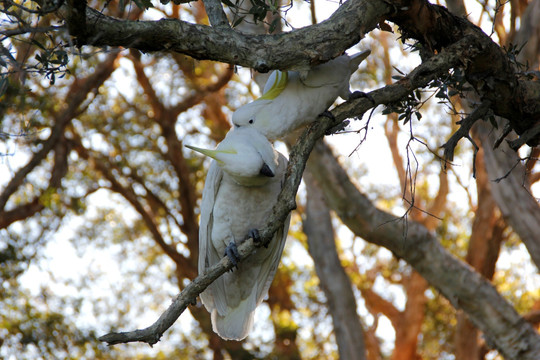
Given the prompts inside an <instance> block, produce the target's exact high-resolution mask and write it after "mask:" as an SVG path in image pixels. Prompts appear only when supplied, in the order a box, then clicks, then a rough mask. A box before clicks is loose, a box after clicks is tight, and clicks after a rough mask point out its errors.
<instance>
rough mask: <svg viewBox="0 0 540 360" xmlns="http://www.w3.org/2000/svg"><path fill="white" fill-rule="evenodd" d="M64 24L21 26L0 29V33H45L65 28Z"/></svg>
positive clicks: (9, 34)
mask: <svg viewBox="0 0 540 360" xmlns="http://www.w3.org/2000/svg"><path fill="white" fill-rule="evenodd" d="M65 28H66V26H65V25H59V26H42V27H21V28H16V29H7V30H2V31H0V35H4V36H15V35H21V34H26V33H46V32H49V31H53V30H62V29H65Z"/></svg>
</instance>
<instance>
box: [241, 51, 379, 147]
mask: <svg viewBox="0 0 540 360" xmlns="http://www.w3.org/2000/svg"><path fill="white" fill-rule="evenodd" d="M370 53H371V51H369V50H365V51H363V52H360V53H357V54H355V55H352V56H349V55H347V54H344V55H342V56H339V57H337V58H335V59H333V60H330V61H328V62H326V63H324V64H321V65H317V66H315V67H313V68H312V69H310V70H309V71H308V72H307V73H306V74H305V76H302V74H301V73H299V72H297V71H288V72H282V71H279V70H278V71H273V72H272V73H271V75H270V77H269V78H268V80H267V82H266V85H265V87H264V91H263V95H262V96H261V97H260V98H258V99H256V100H254V101H252V102H251V103H248V104H246V105H244V106H241V107H240V108H238V109H237V110H236V111H235V112H234V113H233V116H232V122H233V124H234V125H235V126H236V127H243V126H248V127H255V128H256V129H258V130H259V131H260V132H261V133H262V134H263V135H264V136H266V137H267V138H268V139H269V140H271V141H273V140H276V139H281V138H283V137H285V136H287V135H288V134H290V133H291V132H292V131H294V130H296V129H298V128H300V127H301V126H303V125H306V124H308V123H310V122H312V121H315V119H316V118H317V117H318V116H319V115H320V114H321V113H323V112H324V111H325V110H328V107H329V106H330V105H332V104H333V103H334V101H335V100H336V99H337V97H338V96H340V97H341V98H343V99H345V100H347V99H348V98H349V96H350V95H351V91H350V89H349V81H350V78H351V75H352V73H354V72H355V71H356V70H357V69H358V66H359V65H360V63H361V62H362V60H364V59H365V58H366V57H367V56H368V55H369V54H370Z"/></svg>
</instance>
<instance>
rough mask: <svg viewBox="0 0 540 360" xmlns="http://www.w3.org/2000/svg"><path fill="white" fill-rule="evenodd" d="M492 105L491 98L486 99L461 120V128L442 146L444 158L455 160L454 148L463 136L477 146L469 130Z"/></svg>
mask: <svg viewBox="0 0 540 360" xmlns="http://www.w3.org/2000/svg"><path fill="white" fill-rule="evenodd" d="M490 106H491V101H489V100H486V101H484V102H483V103H482V104H480V106H479V107H477V108H476V109H475V110H474V111H473V112H472V113H471V114H470V115H469V116H467V117H466V118H464V119H463V120H461V121H460V122H459V124H460V128H459V129H458V130H457V131H456V132H455V133H454V134H452V136H451V137H450V139H448V141H447V142H446V143H445V144H444V145H442V146H441V147H442V148H443V149H444V155H443V157H444V159H446V161H450V162H451V161H452V160H454V150H455V148H456V146H457V144H458V142H459V141H460V140H461V139H463V138H466V139H468V140H469V141H471V142H472V144H473V146H475V147H476V148H477V146H476V144H475V143H474V141H472V139H471V137H470V136H469V131H470V130H471V128H472V126H473V125H474V123H475V122H476V121H478V120H479V119H480V118H482V117H483V116H484V115H486V114H487V112H488V111H489V108H490ZM444 168H445V169H446V162H445V165H444Z"/></svg>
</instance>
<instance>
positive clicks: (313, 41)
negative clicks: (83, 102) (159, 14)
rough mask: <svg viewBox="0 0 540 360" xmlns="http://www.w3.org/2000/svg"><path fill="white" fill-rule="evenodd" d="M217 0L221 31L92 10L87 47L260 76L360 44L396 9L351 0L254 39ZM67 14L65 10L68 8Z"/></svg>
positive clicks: (213, 7)
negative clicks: (233, 24)
mask: <svg viewBox="0 0 540 360" xmlns="http://www.w3.org/2000/svg"><path fill="white" fill-rule="evenodd" d="M212 1H213V0H208V1H205V6H207V7H208V8H207V11H209V13H208V15H209V17H210V20H211V22H212V24H213V25H214V24H215V25H217V26H218V28H214V27H211V26H204V25H199V24H191V23H188V22H185V21H180V20H176V19H161V20H159V21H129V20H120V19H116V18H113V17H110V16H107V15H104V14H103V13H101V12H99V11H97V10H94V9H92V8H88V7H87V9H86V19H87V26H86V36H87V39H86V44H87V45H94V46H98V47H103V46H123V47H128V48H136V49H139V50H141V51H143V52H149V51H174V52H179V53H183V54H186V55H189V56H191V57H193V58H195V59H209V60H215V61H221V62H224V63H229V64H237V65H241V66H246V67H250V68H253V69H255V70H257V71H260V72H268V71H269V70H271V69H278V68H279V69H282V70H283V69H293V68H295V69H308V68H309V67H311V66H312V65H315V64H318V63H322V62H325V61H328V60H330V59H332V58H334V57H336V56H338V55H340V54H341V53H342V52H343V51H345V50H346V49H348V48H350V47H351V46H353V45H355V44H357V43H358V42H359V41H360V40H361V39H362V38H363V37H364V34H366V33H367V32H369V31H371V30H373V29H374V28H375V27H376V26H377V23H378V22H379V20H380V19H381V17H383V16H384V15H385V14H387V13H388V12H389V11H390V7H389V6H388V5H387V4H386V3H385V2H383V1H377V2H373V1H368V0H348V1H346V2H345V3H344V4H343V5H342V6H341V7H340V8H339V9H338V10H337V11H336V12H335V13H334V14H333V15H332V16H331V17H330V18H329V19H328V20H327V21H324V22H321V23H319V24H316V25H313V26H309V27H305V28H301V29H298V30H294V31H291V32H288V33H284V34H279V35H249V34H244V33H241V32H239V31H236V30H233V29H230V28H228V27H225V26H224V25H225V24H224V21H225V19H223V18H222V15H223V14H219V9H217V5H219V7H221V5H220V4H215V3H212ZM62 10H63V12H65V11H66V9H65V7H64V8H62ZM221 11H222V10H221ZM307 49H309V50H307Z"/></svg>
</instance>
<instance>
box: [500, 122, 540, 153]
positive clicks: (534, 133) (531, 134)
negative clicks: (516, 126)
mask: <svg viewBox="0 0 540 360" xmlns="http://www.w3.org/2000/svg"><path fill="white" fill-rule="evenodd" d="M539 135H540V124H536V125H535V126H533V127H532V128H530V129H527V130H526V131H524V132H523V134H521V136H520V137H519V138H518V139H516V140H512V141H509V140H507V142H508V146H510V148H511V149H512V150H514V151H518V150H519V148H520V147H522V146H523V145H525V144H526V143H528V142H529V141H530V140H533V139H535V138H536V137H538V136H539ZM537 141H538V140H537ZM531 146H535V145H534V144H531Z"/></svg>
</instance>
